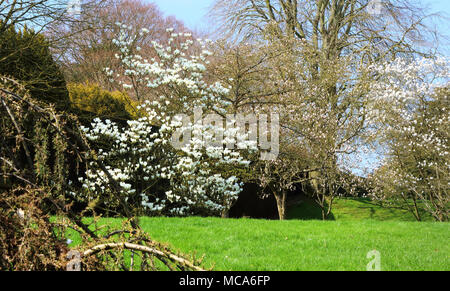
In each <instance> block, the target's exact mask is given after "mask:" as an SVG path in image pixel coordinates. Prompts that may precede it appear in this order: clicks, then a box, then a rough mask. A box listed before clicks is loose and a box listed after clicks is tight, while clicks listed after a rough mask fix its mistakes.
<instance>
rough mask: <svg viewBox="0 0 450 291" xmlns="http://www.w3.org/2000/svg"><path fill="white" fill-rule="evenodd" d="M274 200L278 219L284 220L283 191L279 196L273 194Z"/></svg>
mask: <svg viewBox="0 0 450 291" xmlns="http://www.w3.org/2000/svg"><path fill="white" fill-rule="evenodd" d="M273 195H274V196H275V200H276V201H277V208H278V217H279V218H280V220H285V219H286V192H285V191H283V192H282V193H281V194H280V193H278V192H274V193H273Z"/></svg>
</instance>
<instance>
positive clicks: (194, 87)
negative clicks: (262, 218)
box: [80, 25, 250, 216]
mask: <svg viewBox="0 0 450 291" xmlns="http://www.w3.org/2000/svg"><path fill="white" fill-rule="evenodd" d="M128 29H129V28H128V27H126V26H122V25H121V32H120V34H119V37H118V39H117V40H115V41H114V42H115V44H116V45H118V47H119V49H120V52H121V54H120V55H118V57H119V58H120V59H121V61H122V65H123V67H124V68H125V75H127V76H134V77H135V79H134V80H137V82H141V83H142V82H145V84H146V86H147V87H149V88H158V87H160V86H167V85H171V86H176V87H177V88H180V87H182V88H184V91H183V92H184V93H183V95H181V96H179V95H175V94H173V95H171V94H169V95H167V96H161V97H160V98H159V100H157V101H148V100H147V101H145V102H144V103H143V104H142V105H141V106H140V107H139V108H138V109H139V110H140V111H141V112H144V113H143V114H142V116H143V117H141V118H139V119H138V120H133V121H128V126H127V127H126V128H125V129H122V128H121V127H120V126H119V125H117V124H115V123H114V122H111V121H109V120H105V121H102V120H100V119H96V120H94V122H93V123H92V125H91V127H90V128H83V130H84V131H85V134H86V137H87V138H88V139H89V140H90V141H92V142H95V143H96V146H97V147H99V148H100V149H99V151H98V153H97V154H98V159H100V160H102V161H103V162H104V164H105V165H107V166H106V168H107V170H108V172H109V173H110V174H111V176H112V178H113V179H114V180H116V181H117V182H118V183H119V185H120V186H121V188H122V195H124V196H125V200H126V201H128V202H129V203H131V202H134V203H136V202H138V203H140V205H141V206H142V207H143V208H144V209H146V211H147V214H154V215H158V214H161V213H163V214H168V215H179V216H183V215H189V214H192V213H195V212H201V213H205V212H206V213H208V214H213V215H218V214H221V213H222V212H223V211H224V210H226V209H228V208H229V207H230V206H231V205H232V203H233V202H234V201H235V200H236V199H237V197H238V194H239V193H240V192H241V191H242V183H240V182H239V180H238V178H237V177H236V176H233V175H231V174H228V173H227V169H233V170H235V169H236V168H239V167H246V166H248V165H249V161H247V160H246V159H244V158H243V157H242V156H241V153H240V152H237V151H235V150H232V149H228V148H226V147H225V146H223V145H214V144H210V143H208V142H207V140H208V139H207V138H205V137H208V134H209V133H210V132H211V131H213V132H214V131H216V130H218V129H219V128H221V127H220V126H218V128H214V126H211V125H203V124H195V122H194V123H190V124H189V126H188V128H183V130H185V129H186V130H192V132H193V134H194V138H193V139H192V140H191V141H190V142H189V143H187V144H186V145H185V146H184V147H183V148H182V150H176V149H175V148H173V147H172V146H171V140H172V136H173V133H174V132H175V131H177V130H178V131H179V130H180V128H181V126H182V125H183V123H182V122H180V120H179V119H178V118H176V116H175V115H176V114H177V113H178V112H174V111H173V110H174V109H173V108H172V105H173V102H174V100H176V101H177V102H180V101H181V103H182V110H183V112H184V113H190V112H193V111H194V108H198V107H200V108H202V109H204V110H209V111H211V112H212V111H214V112H226V108H225V107H226V106H227V105H228V103H227V102H226V101H224V98H223V97H224V96H225V95H226V94H228V89H226V88H224V87H222V85H221V84H220V83H213V84H212V85H210V84H207V82H205V81H204V79H205V78H204V77H203V72H204V71H205V65H204V63H205V62H206V57H207V56H208V55H209V54H210V53H209V52H208V51H206V50H204V51H203V52H202V53H201V54H200V56H187V50H188V49H189V47H190V45H192V43H193V41H189V40H188V41H186V42H184V43H182V45H181V46H179V47H178V48H177V49H175V50H174V49H173V48H172V47H168V48H164V47H163V46H161V45H159V44H158V43H156V42H153V47H154V49H155V51H156V53H157V55H158V59H159V60H156V59H153V60H152V62H149V61H147V60H144V59H143V58H142V57H140V56H138V55H132V54H131V52H130V49H129V48H128V47H129V46H130V45H131V44H132V42H133V37H131V38H130V37H129V36H128V33H129V31H128ZM146 32H147V31H146V30H143V31H141V33H142V34H144V33H146ZM169 32H170V31H169ZM179 36H182V37H184V38H186V37H190V35H187V34H182V35H178V34H174V33H173V34H172V37H171V39H170V40H169V44H170V43H172V42H174V39H175V38H176V37H179ZM106 71H107V73H108V75H109V76H110V77H111V78H113V76H114V73H113V72H112V71H111V70H110V69H106ZM123 86H124V87H125V88H127V87H128V86H134V85H129V84H125V83H124V84H123ZM172 116H175V117H172ZM227 131H228V133H225V135H227V139H226V140H225V141H226V142H229V141H230V139H233V138H235V139H236V137H233V136H230V134H229V132H234V133H236V132H238V131H239V130H238V129H235V128H227ZM234 142H235V140H234ZM248 147H250V145H248ZM80 180H81V182H82V183H83V186H84V188H86V189H87V191H86V192H87V193H90V196H88V198H95V197H97V196H98V195H108V193H109V191H110V189H109V187H108V185H109V180H108V179H107V175H106V173H104V172H103V171H102V170H101V169H99V168H98V167H96V164H95V163H91V165H90V169H88V171H87V172H86V178H85V179H80ZM162 185H165V186H162ZM161 187H163V188H165V190H163V192H161V189H160V188H161ZM161 194H162V195H161ZM104 200H105V199H104Z"/></svg>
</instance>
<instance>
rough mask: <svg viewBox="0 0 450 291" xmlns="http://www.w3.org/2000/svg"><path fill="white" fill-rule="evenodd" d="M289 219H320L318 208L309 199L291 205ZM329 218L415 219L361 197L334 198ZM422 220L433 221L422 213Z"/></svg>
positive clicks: (408, 213) (399, 210) (407, 212)
mask: <svg viewBox="0 0 450 291" xmlns="http://www.w3.org/2000/svg"><path fill="white" fill-rule="evenodd" d="M287 215H288V218H289V219H303V220H310V219H319V220H320V219H322V214H321V211H320V208H319V207H318V206H317V205H315V204H314V203H313V202H311V201H306V202H302V203H301V204H299V205H297V206H294V207H291V208H290V209H289V210H288V213H287ZM329 219H330V220H338V221H343V220H351V221H357V220H365V219H373V220H378V221H416V219H415V218H414V216H413V215H412V214H411V213H410V212H409V211H406V210H402V209H397V208H392V207H380V205H379V204H377V203H375V202H372V201H370V200H369V199H362V198H346V199H336V200H335V201H334V203H333V207H332V214H331V215H330V217H329ZM422 220H423V221H433V219H432V218H431V216H430V215H428V214H424V213H422Z"/></svg>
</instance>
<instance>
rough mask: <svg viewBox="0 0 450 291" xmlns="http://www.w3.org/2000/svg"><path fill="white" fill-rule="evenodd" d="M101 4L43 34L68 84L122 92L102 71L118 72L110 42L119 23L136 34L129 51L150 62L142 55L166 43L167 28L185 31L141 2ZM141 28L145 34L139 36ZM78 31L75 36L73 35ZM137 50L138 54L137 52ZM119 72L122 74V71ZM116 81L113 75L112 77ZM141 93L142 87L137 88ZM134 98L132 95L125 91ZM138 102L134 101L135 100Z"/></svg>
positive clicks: (133, 0) (178, 24)
mask: <svg viewBox="0 0 450 291" xmlns="http://www.w3.org/2000/svg"><path fill="white" fill-rule="evenodd" d="M107 2H108V3H107V4H105V5H101V6H98V7H95V8H93V9H91V10H90V11H89V13H83V14H81V15H80V17H79V20H78V22H76V23H70V22H69V23H59V25H54V26H52V27H51V29H48V30H47V31H46V33H47V34H48V35H49V37H51V38H52V39H55V40H58V39H60V40H61V41H56V42H55V45H54V46H53V53H54V54H55V56H56V59H57V60H58V61H59V62H60V63H61V64H62V66H63V68H64V73H65V76H66V79H67V80H68V81H69V82H76V83H84V82H87V81H88V82H91V83H97V84H99V85H100V87H102V88H104V89H107V90H117V89H118V90H123V89H124V88H122V87H121V88H119V87H117V83H114V82H110V79H111V76H108V75H107V74H106V73H105V69H106V68H109V69H111V70H115V71H117V70H119V69H120V63H119V62H118V60H117V58H115V54H116V53H117V45H115V44H114V43H113V39H114V37H115V36H116V35H117V34H118V32H119V29H120V26H118V25H116V24H117V23H122V24H124V25H126V26H127V27H130V30H129V32H128V33H129V34H130V35H136V36H138V37H137V38H135V39H134V42H133V44H132V45H131V46H130V48H132V49H137V50H136V53H139V54H142V55H143V57H145V58H148V59H151V58H154V57H157V55H145V54H146V53H147V52H151V51H152V50H151V46H152V41H158V42H162V43H163V42H166V41H167V40H168V39H169V38H170V34H171V33H169V32H167V31H166V29H167V28H170V27H172V28H174V31H175V32H189V31H188V29H187V28H186V27H185V26H184V25H183V23H182V22H180V21H179V20H177V19H175V18H174V17H164V16H163V14H162V12H161V11H160V10H159V8H158V7H157V6H156V5H155V4H153V3H148V2H144V1H141V0H126V1H116V0H111V1H107ZM141 29H145V30H146V33H145V34H143V33H141ZM77 31H79V33H74V32H77ZM138 50H139V51H138ZM122 73H123V72H122ZM114 78H117V76H114ZM141 90H142V88H141ZM129 93H130V96H131V97H133V98H135V97H139V96H135V95H136V92H129ZM136 99H138V98H136Z"/></svg>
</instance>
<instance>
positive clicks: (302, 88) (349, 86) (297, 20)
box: [211, 0, 433, 218]
mask: <svg viewBox="0 0 450 291" xmlns="http://www.w3.org/2000/svg"><path fill="white" fill-rule="evenodd" d="M369 2H370V1H358V0H332V1H331V0H330V1H329V0H318V1H285V0H264V1H263V0H236V1H221V0H218V1H216V4H215V6H214V8H213V10H212V12H211V14H212V15H214V16H216V17H219V18H220V19H221V20H222V24H223V26H222V27H223V31H222V32H224V33H226V35H227V36H228V37H231V38H234V39H238V40H239V39H240V40H244V41H248V42H252V43H255V42H258V41H259V42H263V43H265V44H267V45H268V46H269V47H271V49H272V50H273V51H283V52H286V53H285V57H280V58H277V59H276V61H272V62H266V63H265V65H264V66H266V67H267V68H270V70H272V72H273V75H276V77H272V78H271V80H277V81H276V82H274V83H271V82H265V83H264V82H263V83H261V85H260V86H264V85H266V86H273V87H278V88H282V89H281V90H280V91H281V92H283V93H282V94H275V95H271V96H270V97H269V98H267V99H270V102H271V103H272V104H280V106H272V107H271V108H269V109H267V110H272V111H277V112H278V113H280V114H281V116H282V117H281V119H280V122H281V127H282V129H283V132H282V134H281V136H282V139H283V138H284V139H285V140H286V141H287V142H286V143H285V144H288V145H289V147H286V148H285V150H289V149H292V148H293V145H296V146H297V147H298V148H299V149H302V151H303V152H307V153H308V154H307V155H308V157H309V159H308V162H309V163H310V164H309V167H308V168H307V169H304V170H305V171H307V172H308V173H309V174H310V180H311V182H312V184H313V186H314V187H313V188H314V189H315V191H314V192H315V194H314V197H315V198H316V199H315V200H316V201H317V202H318V204H319V206H321V208H322V210H323V211H322V212H323V216H324V218H325V217H326V214H327V213H330V211H331V208H328V209H326V208H325V206H326V205H327V206H328V207H331V205H332V199H333V197H335V196H336V195H338V193H339V189H341V188H343V187H344V186H345V187H347V186H349V185H353V184H354V183H352V182H349V181H348V180H347V179H346V178H344V177H351V176H352V175H348V174H344V173H345V172H349V171H353V172H354V173H355V172H359V173H362V172H361V171H358V166H357V165H358V163H355V162H356V161H359V165H364V164H363V163H361V162H360V160H361V159H362V158H363V157H362V156H361V154H363V153H364V151H366V150H367V148H369V146H370V144H371V142H373V141H374V140H375V135H376V134H377V131H376V126H375V124H374V122H375V119H374V118H373V114H374V112H375V111H374V107H373V104H372V101H371V100H370V98H369V96H368V92H369V86H370V85H369V84H370V83H372V82H374V81H376V80H375V78H373V77H372V76H371V75H370V74H368V71H367V70H366V68H367V67H369V65H370V64H372V63H377V62H381V61H383V60H387V59H392V58H395V57H398V56H406V55H408V56H415V55H428V54H431V53H433V51H432V50H431V49H430V48H425V47H421V46H420V45H419V43H420V41H424V40H426V39H428V38H429V37H430V36H431V37H432V32H431V31H430V30H429V29H428V28H427V27H426V26H425V21H424V19H425V18H426V14H425V12H424V11H422V10H421V9H419V8H420V6H417V5H412V4H411V3H409V1H408V3H407V2H406V1H383V2H382V4H381V5H382V6H381V7H380V8H381V10H380V11H381V12H382V13H381V14H379V15H378V14H376V15H375V14H370V13H369V10H368V9H367V8H368V7H369V4H370V3H369ZM269 79H270V78H269ZM285 88H287V90H285ZM272 90H273V89H272ZM255 101H256V100H255ZM260 101H261V100H257V101H256V102H260ZM264 101H265V102H267V101H268V100H264ZM281 144H283V142H282V143H281ZM280 152H283V146H282V147H281V148H280ZM288 156H289V155H288ZM349 191H350V189H349ZM326 197H328V198H327V200H328V203H326V201H325V198H326Z"/></svg>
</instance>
